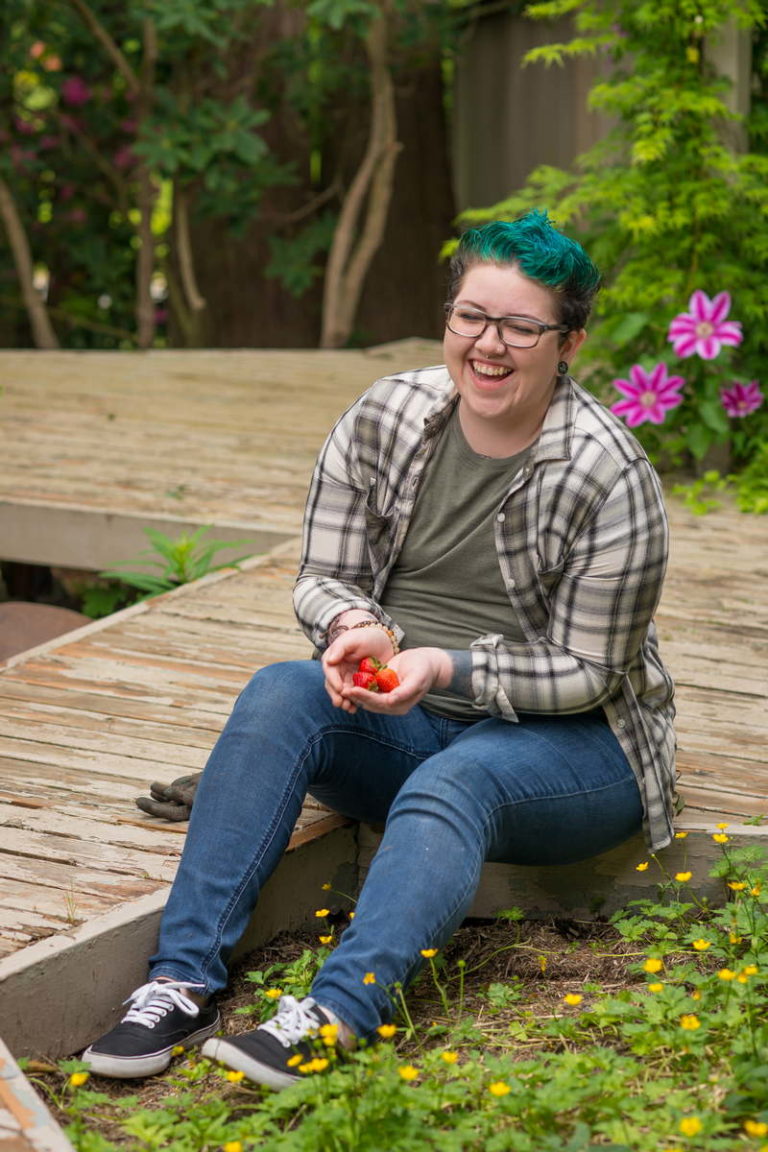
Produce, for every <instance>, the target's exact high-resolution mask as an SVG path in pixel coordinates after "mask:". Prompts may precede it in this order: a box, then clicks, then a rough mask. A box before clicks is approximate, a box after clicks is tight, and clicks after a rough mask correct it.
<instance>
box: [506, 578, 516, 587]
mask: <svg viewBox="0 0 768 1152" xmlns="http://www.w3.org/2000/svg"><path fill="white" fill-rule="evenodd" d="M507 587H508V588H514V587H515V582H514V580H509V581H508V583H507Z"/></svg>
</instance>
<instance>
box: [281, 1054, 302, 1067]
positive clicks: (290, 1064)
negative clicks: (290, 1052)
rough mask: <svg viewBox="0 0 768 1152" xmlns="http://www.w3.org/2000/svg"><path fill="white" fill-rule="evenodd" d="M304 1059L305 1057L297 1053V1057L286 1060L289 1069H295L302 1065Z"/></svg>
mask: <svg viewBox="0 0 768 1152" xmlns="http://www.w3.org/2000/svg"><path fill="white" fill-rule="evenodd" d="M303 1059H304V1057H303V1056H299V1055H298V1053H297V1054H296V1055H295V1056H291V1058H290V1060H286V1062H285V1063H286V1065H287V1066H288V1067H289V1068H295V1067H296V1065H297V1064H301V1062H302V1060H303Z"/></svg>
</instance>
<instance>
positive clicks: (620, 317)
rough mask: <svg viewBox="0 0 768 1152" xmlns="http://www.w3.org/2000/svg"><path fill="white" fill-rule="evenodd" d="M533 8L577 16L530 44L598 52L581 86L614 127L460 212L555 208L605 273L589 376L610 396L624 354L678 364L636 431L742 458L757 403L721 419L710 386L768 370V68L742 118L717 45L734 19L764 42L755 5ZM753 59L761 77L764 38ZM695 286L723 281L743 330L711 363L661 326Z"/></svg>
mask: <svg viewBox="0 0 768 1152" xmlns="http://www.w3.org/2000/svg"><path fill="white" fill-rule="evenodd" d="M527 13H528V15H530V16H532V17H534V18H552V17H558V16H563V15H566V14H569V15H572V16H573V17H574V19H575V29H576V34H575V37H574V38H573V39H572V40H571V41H570V42H569V43H567V44H554V45H552V44H550V45H545V46H543V47H540V48H536V49H534V50H533V51H531V52H530V53H529V55H528V57H527V60H528V62H535V61H543V62H544V63H561V62H562V61H563V60H565V59H566V58H568V57H581V56H584V55H593V54H595V53H599V54H600V56H601V58H602V59H603V61H604V63H605V66H606V75H605V76H604V78H602V79H600V80H599V81H597V82H596V83H595V84H594V86H593V88H592V90H591V92H590V97H589V102H590V106H591V107H592V108H593V109H594V110H596V111H599V112H601V113H603V114H605V115H606V116H609V117H611V118H612V119H613V122H614V127H613V129H612V130H611V131H610V132H609V133H608V134H607V136H606V138H604V139H603V140H601V141H600V142H598V143H597V144H596V145H595V146H594V147H592V148H591V149H590V150H589V151H588V152H586V153H585V154H584V155H582V156H580V157H579V158H578V160H577V161H576V163H575V165H574V168H573V170H572V171H563V170H560V169H555V168H552V167H548V166H542V167H540V168H538V169H536V170H535V171H534V172H533V173H531V175H530V177H529V180H528V182H527V184H526V186H525V187H524V188H523V189H521V190H520V191H518V192H516V193H514V194H513V195H511V196H510V197H508V198H507V199H506V200H504V201H502V202H501V203H499V204H495V205H493V206H492V207H490V208H487V209H483V210H481V211H476V210H473V211H472V212H470V213H467V214H466V216H465V217H464V219H465V221H466V222H468V223H472V224H476V223H482V222H484V221H485V220H490V219H497V218H513V217H515V216H516V215H518V214H519V213H520V212H522V211H525V210H528V209H530V208H532V207H542V206H545V207H547V208H549V210H550V212H551V214H552V216H553V218H554V219H555V221H556V223H557V224H558V225H559V226H560V227H563V228H566V229H567V230H568V231H569V233H570V234H572V235H575V236H577V237H578V238H579V239H580V240H582V242H583V243H584V244H585V246H586V247H587V250H588V251H589V253H590V255H591V256H592V257H593V258H594V259H595V261H596V263H597V264H598V266H599V267H600V268H601V269H602V271H603V274H604V290H603V292H602V294H601V297H600V298H599V302H598V315H597V318H596V319H597V322H596V324H595V327H594V330H593V331H592V333H591V338H590V341H589V343H588V345H587V346H586V347H585V351H584V353H583V354H582V359H583V361H584V362H585V364H586V365H587V366H588V367H589V369H590V384H591V386H594V387H595V388H596V390H597V391H598V392H599V393H600V395H601V396H603V397H605V398H607V397H608V396H609V395H610V394H611V382H612V379H613V378H614V377H626V375H627V372H628V369H629V367H630V365H631V364H632V363H633V362H634V363H638V364H640V365H641V366H642V367H644V368H646V369H649V368H652V367H653V365H655V364H656V363H659V362H662V363H666V364H667V365H668V366H670V370H671V366H672V365H674V373H675V374H679V375H682V376H683V377H684V379H685V380H686V386H685V389H684V396H685V397H686V399H685V402H684V403H683V404H682V405H681V406H680V407H679V408H676V409H674V410H673V411H672V412H671V413H670V414H668V416H667V419H666V421H665V424H664V426H663V429H661V430H660V429H659V428H657V427H655V426H653V425H650V424H647V423H646V424H643V425H642V426H641V427H639V428H638V435H639V436H640V438H641V439H642V440H643V442H644V443H645V444H646V446H647V448H648V449H649V451H650V452H651V453H652V454H653V455H654V457H655V458H656V459H657V461H659V462H661V463H665V464H673V465H674V464H679V463H681V462H682V463H685V462H686V461H690V460H691V459H693V460H695V461H698V460H702V459H703V458H704V457H705V456H706V454H707V452H708V451H709V450H710V448H712V447H713V446H714V445H717V444H723V443H730V445H731V448H732V450H733V453H734V463H736V464H741V465H743V464H745V463H747V462H748V461H749V460H750V459H751V456H752V454H753V453H754V451H755V440H756V439H758V440H759V439H764V437H765V433H766V431H767V430H768V429H766V426H765V416H764V415H761V416H751V417H749V418H748V419H747V420H744V421H740V422H737V421H735V420H734V421H729V420H728V419H727V418H726V416H725V415H724V413H723V410H722V407H721V405H720V401H719V389H720V387H722V386H723V385H725V384H729V383H730V382H732V381H733V380H739V381H742V382H747V381H749V380H752V379H760V377H761V374H762V376H763V379H765V363H766V360H767V359H768V331H767V330H766V327H765V324H764V322H763V314H764V307H765V305H764V284H765V280H766V274H767V273H768V155H766V149H765V140H766V128H767V127H768V113H767V108H768V96H767V95H766V91H765V81H764V79H763V80H761V83H760V84H754V85H753V114H752V120H751V122H748V123H746V124H744V123H742V122H741V119H740V117H739V116H737V115H736V114H735V113H734V112H732V111H730V110H729V107H728V96H729V82H728V81H727V80H726V79H724V78H723V77H722V76H721V75H719V74H718V73H717V71H716V69H715V67H714V65H713V63H712V60H711V52H710V48H711V46H712V45H713V44H716V43H717V41H718V40H719V38H720V37H721V36H722V34H723V29H724V27H725V25H726V24H727V23H728V22H729V21H731V20H735V21H736V22H737V23H738V24H739V25H740V26H741V27H742V28H745V29H748V30H749V31H750V32H751V34H752V35H753V37H754V38H755V41H756V44H757V43H760V45H762V39H761V37H762V36H763V32H762V30H763V29H764V27H765V19H766V17H765V11H764V5H762V4H760V3H757V2H755V0H739V2H733V0H700V2H698V0H697V3H684V2H680V0H653V2H652V3H651V2H647V3H636V2H635V0H605V2H603V0H553V2H551V3H541V4H533V5H529V7H528V9H527ZM755 67H756V72H757V73H758V74H759V75H760V76H761V77H764V76H765V72H766V65H765V51H764V48H762V47H761V49H760V51H758V52H756V65H755ZM741 144H744V145H745V147H742V146H741ZM750 144H751V149H750V147H749V145H750ZM695 289H702V290H703V291H705V292H706V293H707V294H708V295H709V296H710V297H713V296H714V295H716V294H717V293H718V292H721V291H728V292H730V294H731V297H732V312H731V316H730V319H733V320H738V321H740V322H741V323H742V324H743V332H744V341H743V343H742V344H741V345H740V346H739V348H738V350H733V349H728V350H727V351H725V350H724V351H723V352H722V353H721V355H720V356H719V357H718V362H717V365H716V366H713V364H712V362H700V361H699V360H698V358H697V357H693V358H689V359H687V360H685V361H679V360H676V359H675V358H674V355H673V353H672V351H671V349H670V348H669V346H668V344H667V342H666V333H667V328H668V325H669V322H670V321H671V319H672V318H673V317H674V316H675V315H676V314H678V313H680V312H683V311H685V310H686V308H687V304H688V299H689V297H690V295H691V293H692V292H693V291H694V290H695ZM615 398H616V394H615V392H614V393H613V394H612V396H611V399H615ZM737 424H738V425H739V426H738V427H737ZM744 424H751V426H752V429H753V432H752V433H751V434H749V435H745V434H744V431H743V428H742V427H741V425H744Z"/></svg>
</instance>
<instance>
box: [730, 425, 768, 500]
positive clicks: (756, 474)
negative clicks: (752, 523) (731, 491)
mask: <svg viewBox="0 0 768 1152" xmlns="http://www.w3.org/2000/svg"><path fill="white" fill-rule="evenodd" d="M729 479H730V480H731V482H732V483H733V484H734V485H735V488H736V501H737V503H738V505H739V508H740V509H741V511H742V512H754V513H756V514H758V515H763V516H765V515H767V514H768V443H763V444H760V445H758V446H757V448H756V449H755V452H754V454H753V456H752V458H751V460H750V462H749V464H747V466H746V468H744V469H742V471H741V472H737V473H735V475H733V476H730V477H729Z"/></svg>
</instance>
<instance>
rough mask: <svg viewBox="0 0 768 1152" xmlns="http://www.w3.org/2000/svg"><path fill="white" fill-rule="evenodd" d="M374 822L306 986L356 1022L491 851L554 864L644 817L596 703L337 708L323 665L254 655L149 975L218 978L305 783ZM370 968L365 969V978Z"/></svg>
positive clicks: (206, 787)
mask: <svg viewBox="0 0 768 1152" xmlns="http://www.w3.org/2000/svg"><path fill="white" fill-rule="evenodd" d="M307 792H310V793H311V794H312V795H313V796H314V797H316V799H318V800H319V801H321V802H322V803H324V804H327V805H328V806H329V807H330V808H333V809H335V810H336V811H338V812H342V813H344V814H345V815H348V816H352V817H355V818H356V819H359V820H364V821H371V822H384V821H386V828H385V832H384V837H383V839H382V842H381V846H380V847H379V850H378V852H377V853H376V856H375V858H374V860H373V862H372V865H371V868H370V870H369V873H368V876H367V878H366V880H365V884H364V885H363V889H362V892H361V894H360V899H359V902H358V904H357V909H356V915H355V919H354V920H353V922H352V924H351V925H350V926H349V927H348V928H347V929H346V930H345V932H344V934H343V936H342V938H341V941H340V943H339V945H338V947H337V948H336V949H335V950H334V951H333V953H332V954H331V956H330V957H329V958H328V960H327V961H326V962H325V964H324V966H323V968H322V969H321V971H320V972H319V974H318V976H317V978H316V980H315V983H314V985H313V989H312V995H313V996H314V997H315V998H316V1000H318V1002H319V1003H320V1004H323V1005H325V1006H326V1007H328V1008H331V1009H332V1010H333V1011H334V1012H336V1014H337V1015H338V1016H339V1017H340V1018H341V1019H342V1020H344V1021H345V1023H347V1024H348V1025H349V1026H350V1027H351V1029H352V1030H353V1032H355V1033H356V1034H357V1035H358V1036H369V1035H371V1034H372V1033H373V1031H374V1030H375V1029H376V1028H377V1027H378V1025H379V1024H381V1023H382V1021H384V1020H387V1019H388V1018H389V1017H390V1016H391V1014H392V1003H391V996H390V994H389V993H388V991H387V989H388V988H392V987H393V986H394V985H395V984H398V983H400V984H402V985H403V986H405V985H406V984H407V983H408V982H409V980H410V979H412V977H413V976H414V975H415V974H416V972H417V971H418V969H419V967H420V965H421V964H422V963H423V960H422V958H421V956H420V950H421V949H423V948H438V947H441V946H442V945H443V944H445V942H446V941H447V940H448V939H449V938H450V936H451V935H452V933H453V932H454V931H455V929H456V928H457V927H458V926H459V924H460V923H461V921H462V920H463V919H464V917H465V916H466V914H467V912H468V910H469V908H470V906H471V904H472V900H473V897H474V894H475V891H476V889H477V886H478V883H479V880H480V871H481V868H482V865H483V862H484V861H486V860H496V861H507V862H509V863H514V864H565V863H571V862H573V861H576V860H581V859H585V858H587V857H589V856H594V855H597V854H598V853H600V852H604V851H607V850H608V849H609V848H612V847H614V846H615V845H617V844H619V843H621V842H622V841H623V840H626V839H627V838H628V837H630V836H632V835H633V834H635V833H636V832H637V831H638V830H639V829H640V826H641V820H642V804H641V799H640V793H639V789H638V786H637V783H636V781H635V777H634V774H633V772H632V769H631V768H630V766H629V764H628V763H627V760H626V757H625V756H624V753H623V752H622V750H621V748H620V746H619V744H618V741H617V740H616V738H615V736H614V735H613V733H612V732H611V730H610V728H609V727H608V724H607V723H606V721H605V719H604V716H603V712H602V710H601V709H597V710H595V711H593V712H588V713H582V714H578V715H569V716H539V715H531V714H529V715H526V716H524V717H523V718H522V719H521V721H520V723H519V724H511V723H509V722H508V721H505V720H498V719H496V718H487V719H480V720H477V721H469V722H464V721H457V720H447V719H445V718H443V717H439V716H434V715H432V714H430V713H428V712H426V711H425V710H424V709H423V708H420V707H417V708H414V709H412V710H411V711H410V712H409V713H408V714H407V715H406V716H397V717H384V716H380V715H376V714H375V713H373V712H364V711H362V710H360V711H358V712H357V713H355V714H354V715H350V714H349V713H347V712H343V711H342V710H341V709H337V708H334V707H333V705H332V704H331V702H330V699H329V697H328V695H327V693H326V691H325V689H324V687H323V672H322V667H321V665H320V664H319V663H318V662H316V661H312V660H303V661H291V662H286V663H281V664H274V665H271V666H269V667H267V668H263V669H262V670H261V671H260V672H258V673H257V674H256V675H255V676H254V677H253V679H252V680H251V681H250V683H249V684H248V685H247V687H246V688H245V690H244V691H243V693H242V694H241V696H240V698H239V699H238V701H237V704H236V705H235V708H234V711H233V713H232V715H231V716H230V718H229V720H228V722H227V724H226V727H225V728H224V731H223V732H222V734H221V736H220V738H219V740H218V742H217V743H216V746H215V747H214V749H213V752H212V753H211V756H210V759H209V761H208V765H207V767H206V770H205V773H204V775H203V778H202V780H201V782H200V785H199V788H198V792H197V796H196V798H195V804H194V808H193V810H192V819H191V820H190V825H189V832H188V835H187V842H186V845H185V848H184V853H183V856H182V859H181V863H180V865H179V869H178V873H177V876H176V880H175V882H174V885H173V888H172V890H171V893H170V896H169V898H168V903H167V906H166V909H165V912H164V914H163V919H162V924H161V929H160V937H159V941H158V950H157V952H156V954H155V956H154V957H153V958H152V961H151V975H152V977H153V978H155V977H157V976H159V975H164V976H170V977H173V978H174V979H177V980H186V981H190V982H194V983H199V984H203V985H205V987H206V989H207V990H208V991H209V992H211V993H213V992H216V991H218V990H219V989H221V988H223V987H224V985H225V984H226V981H227V971H226V963H227V960H228V958H229V955H230V953H231V951H232V949H233V948H234V946H235V944H236V943H237V941H238V939H239V938H240V936H241V935H242V933H243V931H244V930H245V927H246V925H247V922H248V920H249V918H250V915H251V913H252V911H253V909H254V906H255V904H256V901H257V898H258V895H259V892H260V890H261V887H262V885H263V884H264V882H265V881H266V880H267V879H268V878H269V876H270V875H271V873H272V872H273V870H274V869H275V868H276V866H277V864H278V863H279V861H280V859H281V857H282V855H283V853H284V851H285V848H286V846H287V844H288V841H289V839H290V836H291V833H292V831H293V827H294V824H295V822H296V819H297V817H298V815H299V812H300V810H301V806H302V803H303V801H304V798H305V796H306V794H307ZM369 972H373V973H374V974H375V977H376V983H375V984H364V983H363V977H364V976H365V975H366V973H369Z"/></svg>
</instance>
